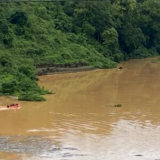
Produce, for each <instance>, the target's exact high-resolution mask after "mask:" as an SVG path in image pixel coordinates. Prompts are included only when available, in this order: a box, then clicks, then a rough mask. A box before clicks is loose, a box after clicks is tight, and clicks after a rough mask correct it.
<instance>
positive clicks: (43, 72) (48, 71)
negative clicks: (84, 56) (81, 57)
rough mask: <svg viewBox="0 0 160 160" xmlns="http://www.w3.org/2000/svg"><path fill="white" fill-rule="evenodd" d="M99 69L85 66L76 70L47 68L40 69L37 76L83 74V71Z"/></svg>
mask: <svg viewBox="0 0 160 160" xmlns="http://www.w3.org/2000/svg"><path fill="white" fill-rule="evenodd" d="M95 69H98V68H95V67H93V66H83V67H76V68H56V67H46V68H38V71H37V75H38V76H43V75H53V74H64V73H76V72H83V71H92V70H95Z"/></svg>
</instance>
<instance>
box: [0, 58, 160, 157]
mask: <svg viewBox="0 0 160 160" xmlns="http://www.w3.org/2000/svg"><path fill="white" fill-rule="evenodd" d="M122 66H123V69H121V70H118V69H109V70H94V71H87V72H79V73H67V74H57V75H47V76H41V77H40V81H39V84H40V85H41V86H44V87H45V88H46V89H48V90H50V91H53V92H54V93H55V94H51V95H47V96H45V97H46V99H47V101H46V102H20V104H21V106H22V107H21V109H20V110H4V111H0V160H116V159H118V160H160V60H157V59H156V60H155V59H144V60H132V61H129V62H124V63H122ZM12 102H14V100H12V99H9V98H4V97H0V105H6V104H9V103H12ZM115 104H122V107H111V106H114V105H115Z"/></svg>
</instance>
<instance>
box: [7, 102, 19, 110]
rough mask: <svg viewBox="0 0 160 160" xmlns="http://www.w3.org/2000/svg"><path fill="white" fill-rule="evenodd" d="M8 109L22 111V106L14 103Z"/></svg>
mask: <svg viewBox="0 0 160 160" xmlns="http://www.w3.org/2000/svg"><path fill="white" fill-rule="evenodd" d="M7 108H8V109H20V108H21V106H20V104H18V103H12V104H10V105H7Z"/></svg>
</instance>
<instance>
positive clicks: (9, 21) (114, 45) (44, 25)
mask: <svg viewBox="0 0 160 160" xmlns="http://www.w3.org/2000/svg"><path fill="white" fill-rule="evenodd" d="M159 8H160V1H159V0H137V1H136V0H99V1H98V0H97V1H94V0H90V1H87V0H85V1H80V0H79V1H74V0H66V1H63V2H31V1H29V2H11V1H9V2H8V3H7V2H6V3H0V93H1V94H2V95H3V94H5V95H17V96H19V98H20V99H23V100H44V99H43V98H42V97H41V96H40V95H41V94H46V93H47V91H44V89H41V88H39V86H38V85H37V76H36V65H39V64H74V63H79V62H81V63H84V64H87V65H89V66H94V67H98V68H111V67H116V64H117V62H120V61H123V60H128V59H132V58H144V57H149V56H154V55H158V53H160V9H159Z"/></svg>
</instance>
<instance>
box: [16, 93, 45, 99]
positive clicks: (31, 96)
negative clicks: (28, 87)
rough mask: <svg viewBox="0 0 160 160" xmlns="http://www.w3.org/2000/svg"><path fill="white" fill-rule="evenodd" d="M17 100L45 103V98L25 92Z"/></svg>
mask: <svg viewBox="0 0 160 160" xmlns="http://www.w3.org/2000/svg"><path fill="white" fill-rule="evenodd" d="M18 100H21V101H45V98H43V97H42V96H40V95H39V94H37V93H34V92H25V93H23V94H21V95H20V97H19V98H18Z"/></svg>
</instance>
